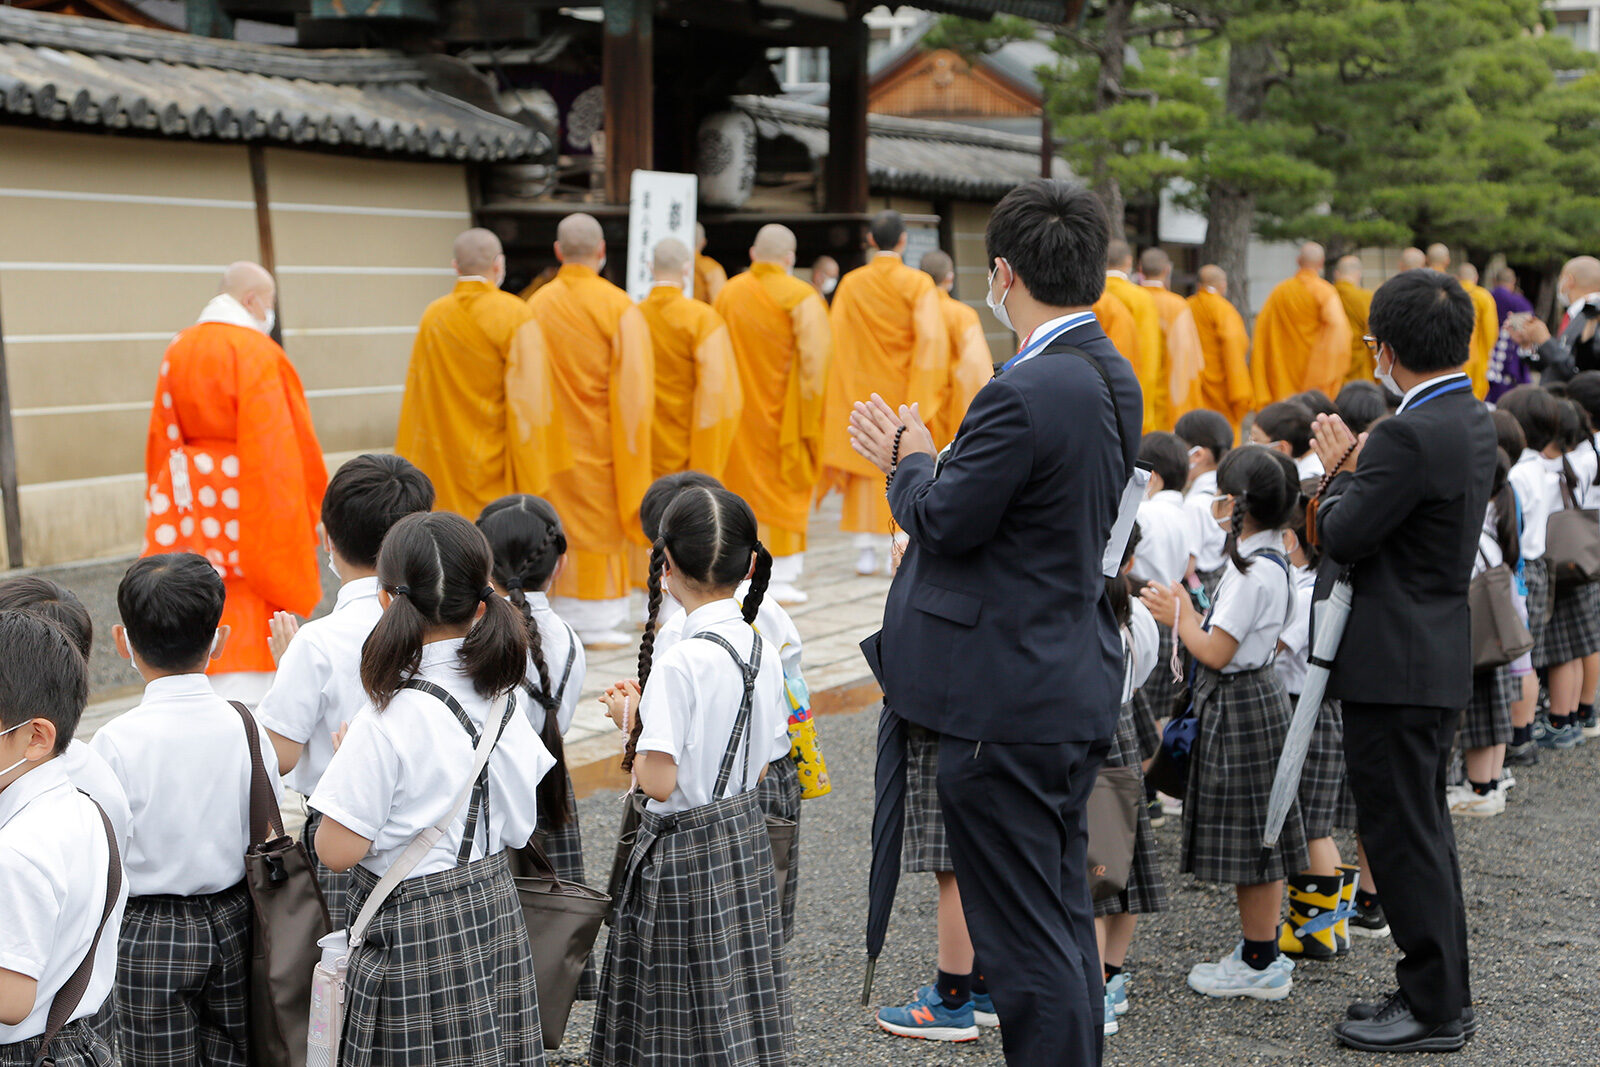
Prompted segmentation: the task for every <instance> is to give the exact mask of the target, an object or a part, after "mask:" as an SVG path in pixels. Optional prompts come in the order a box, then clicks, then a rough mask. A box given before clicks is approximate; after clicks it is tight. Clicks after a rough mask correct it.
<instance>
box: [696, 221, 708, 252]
mask: <svg viewBox="0 0 1600 1067" xmlns="http://www.w3.org/2000/svg"><path fill="white" fill-rule="evenodd" d="M694 250H695V252H696V253H697V254H698V253H700V252H704V251H705V250H706V228H705V227H704V226H702V225H700V224H699V223H698V222H697V223H695V224H694Z"/></svg>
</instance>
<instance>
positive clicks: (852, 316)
mask: <svg viewBox="0 0 1600 1067" xmlns="http://www.w3.org/2000/svg"><path fill="white" fill-rule="evenodd" d="M871 241H872V247H873V248H874V249H875V250H876V251H875V252H874V254H873V257H872V259H871V260H870V261H868V263H867V265H866V266H864V267H857V268H856V269H855V270H853V271H851V272H850V273H848V274H846V275H845V276H844V277H843V278H841V279H840V280H839V288H838V289H836V290H834V294H833V307H832V309H831V313H830V318H831V319H832V322H833V350H834V359H833V363H832V365H831V366H830V367H829V370H828V398H827V414H826V416H825V418H824V421H823V445H822V462H823V465H824V467H825V468H826V469H827V470H826V473H825V478H827V479H828V480H829V481H830V482H831V483H832V484H835V485H838V486H839V487H840V488H841V489H842V490H843V491H844V521H843V522H842V523H841V524H840V527H841V529H843V530H845V531H846V532H848V533H853V534H855V535H856V538H855V545H856V552H857V555H856V572H857V573H858V574H871V573H873V572H874V571H875V570H877V547H878V545H879V544H880V543H881V542H882V541H883V539H884V538H886V537H887V536H888V534H889V529H890V525H889V524H890V521H891V520H890V515H889V501H888V500H887V499H886V498H885V496H884V492H883V472H881V471H879V470H878V468H876V467H874V466H873V465H872V464H871V463H869V462H867V460H866V459H865V458H864V457H862V456H860V455H858V454H857V453H856V450H855V449H853V448H851V447H850V433H849V429H848V428H849V425H850V412H851V410H852V408H853V406H854V404H855V402H856V401H857V400H861V399H863V398H866V397H870V396H872V394H874V393H876V394H878V395H879V396H881V397H883V399H884V400H885V401H886V402H887V403H888V404H889V405H890V406H891V407H898V406H899V405H901V404H916V405H918V411H919V413H920V414H921V416H922V420H923V422H925V423H927V424H928V425H929V426H943V425H944V423H943V422H942V421H941V420H942V419H943V418H944V415H943V408H944V405H945V404H946V403H948V401H949V396H950V364H951V356H950V333H949V331H948V330H947V329H946V328H945V325H944V316H943V315H942V314H941V313H940V309H939V308H940V305H939V299H940V294H939V290H938V289H937V288H936V287H935V286H934V284H933V279H932V278H930V277H928V276H927V275H926V274H924V273H922V271H920V270H917V269H915V268H913V267H908V266H906V265H905V264H904V263H902V262H901V261H900V255H901V253H902V252H904V251H905V247H906V227H905V220H904V219H903V218H902V217H901V215H900V213H899V212H898V211H880V212H878V214H877V215H875V216H874V217H873V219H872V227H871ZM936 443H938V444H939V445H941V446H942V445H943V444H945V442H944V441H937V442H936Z"/></svg>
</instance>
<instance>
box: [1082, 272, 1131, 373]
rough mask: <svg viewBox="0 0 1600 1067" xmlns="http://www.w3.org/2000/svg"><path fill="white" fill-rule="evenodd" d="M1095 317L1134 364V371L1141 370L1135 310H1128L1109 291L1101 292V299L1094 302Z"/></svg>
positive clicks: (1120, 350) (1102, 328) (1118, 348)
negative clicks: (1134, 319)
mask: <svg viewBox="0 0 1600 1067" xmlns="http://www.w3.org/2000/svg"><path fill="white" fill-rule="evenodd" d="M1092 310H1093V311H1094V317H1095V319H1096V320H1098V321H1099V323H1100V329H1101V330H1102V331H1104V332H1105V335H1106V336H1107V337H1108V338H1110V339H1111V343H1112V344H1113V345H1115V346H1116V347H1117V351H1118V352H1121V353H1122V358H1124V359H1126V360H1127V361H1128V362H1129V363H1132V364H1133V368H1134V373H1136V374H1137V373H1138V370H1139V326H1138V324H1137V323H1135V322H1134V321H1133V312H1131V311H1129V310H1128V307H1127V305H1126V304H1124V303H1123V302H1122V301H1120V300H1118V299H1117V298H1116V297H1114V296H1112V295H1111V294H1110V293H1109V292H1107V293H1101V294H1100V299H1099V300H1096V301H1095V302H1094V307H1093V309H1092Z"/></svg>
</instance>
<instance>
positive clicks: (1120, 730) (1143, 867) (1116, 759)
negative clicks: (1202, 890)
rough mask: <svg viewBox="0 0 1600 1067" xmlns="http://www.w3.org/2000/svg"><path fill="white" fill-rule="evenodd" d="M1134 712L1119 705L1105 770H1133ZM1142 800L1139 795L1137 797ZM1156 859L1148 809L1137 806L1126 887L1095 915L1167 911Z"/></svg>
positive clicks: (1136, 756)
mask: <svg viewBox="0 0 1600 1067" xmlns="http://www.w3.org/2000/svg"><path fill="white" fill-rule="evenodd" d="M1136 714H1137V713H1136V712H1135V711H1134V708H1133V701H1131V700H1130V701H1129V702H1128V703H1126V704H1124V705H1122V712H1121V714H1120V715H1118V716H1117V732H1116V733H1115V734H1114V735H1113V736H1112V738H1111V751H1110V752H1108V753H1106V761H1105V764H1104V765H1105V766H1107V767H1137V766H1138V765H1139V762H1140V759H1141V757H1140V754H1139V732H1138V729H1137V727H1136V726H1135V725H1134V718H1135V715H1136ZM1141 799H1142V795H1141ZM1159 860H1160V857H1159V856H1158V855H1157V852H1156V834H1155V830H1154V828H1153V827H1151V825H1150V809H1149V808H1147V807H1146V806H1145V805H1144V804H1143V803H1141V804H1140V805H1139V827H1138V830H1137V831H1136V832H1135V833H1134V838H1133V866H1132V867H1130V868H1129V869H1128V886H1127V888H1126V889H1124V890H1123V891H1122V892H1120V893H1118V894H1117V895H1116V896H1114V897H1107V898H1106V899H1105V900H1097V901H1095V904H1094V913H1095V914H1096V915H1121V914H1123V913H1124V912H1126V913H1129V914H1134V915H1139V914H1144V915H1149V914H1151V913H1153V912H1158V911H1166V910H1167V883H1166V881H1165V880H1164V879H1163V878H1162V877H1161V864H1160V862H1159Z"/></svg>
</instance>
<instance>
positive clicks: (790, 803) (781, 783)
mask: <svg viewBox="0 0 1600 1067" xmlns="http://www.w3.org/2000/svg"><path fill="white" fill-rule="evenodd" d="M756 804H757V805H758V806H759V807H760V808H761V813H762V814H763V815H770V816H773V817H775V818H779V819H788V820H789V821H790V822H792V823H794V844H793V845H792V846H791V847H790V850H789V877H788V879H787V880H786V881H785V882H784V884H783V899H782V900H780V901H779V902H778V904H779V910H780V911H781V912H782V913H783V943H784V944H786V945H787V944H788V943H789V941H790V939H792V938H793V937H794V913H795V901H796V900H797V899H799V898H798V895H797V894H798V890H799V888H800V769H799V768H798V767H796V766H795V765H794V760H792V759H790V758H788V757H787V756H785V757H784V758H783V759H780V760H776V761H774V762H772V763H769V764H767V774H766V777H764V778H762V779H761V784H759V785H757V786H756Z"/></svg>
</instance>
